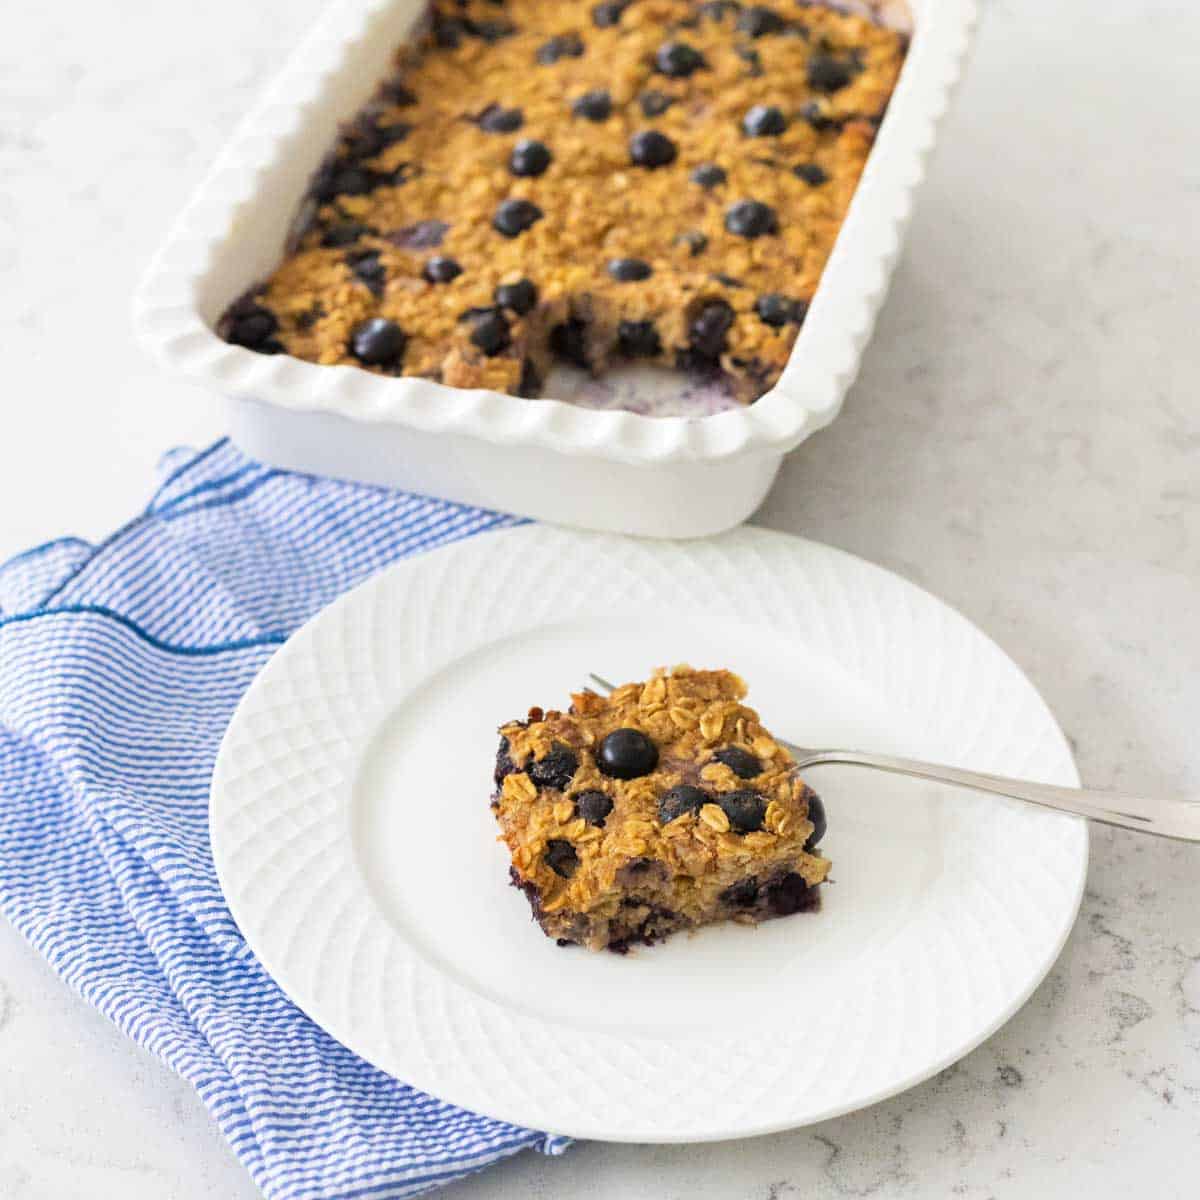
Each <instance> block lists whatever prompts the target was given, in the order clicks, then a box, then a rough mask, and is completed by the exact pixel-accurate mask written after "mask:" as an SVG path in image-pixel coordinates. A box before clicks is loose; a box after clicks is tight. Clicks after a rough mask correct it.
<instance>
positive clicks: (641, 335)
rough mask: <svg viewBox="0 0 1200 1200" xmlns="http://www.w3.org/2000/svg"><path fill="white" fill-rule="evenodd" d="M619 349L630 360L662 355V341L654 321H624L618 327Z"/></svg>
mask: <svg viewBox="0 0 1200 1200" xmlns="http://www.w3.org/2000/svg"><path fill="white" fill-rule="evenodd" d="M617 348H618V349H619V350H620V352H621V353H622V354H625V355H627V356H628V357H630V358H654V357H656V356H657V355H659V354H661V353H662V339H661V338H660V337H659V336H658V330H657V329H655V328H654V322H653V321H622V322H621V323H620V324H619V325H618V326H617Z"/></svg>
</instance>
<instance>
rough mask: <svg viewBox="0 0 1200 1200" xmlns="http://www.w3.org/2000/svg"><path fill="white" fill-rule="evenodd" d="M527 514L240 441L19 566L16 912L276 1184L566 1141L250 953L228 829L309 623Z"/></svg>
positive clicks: (388, 1190) (363, 1186) (348, 1192)
mask: <svg viewBox="0 0 1200 1200" xmlns="http://www.w3.org/2000/svg"><path fill="white" fill-rule="evenodd" d="M513 523H514V522H513V519H512V518H510V517H504V516H499V515H497V514H495V513H489V512H483V511H480V510H478V509H471V508H465V507H462V506H461V505H455V504H449V503H445V502H443V501H439V500H430V499H427V498H424V497H418V496H410V495H405V494H402V493H396V492H389V491H385V490H382V489H379V488H371V487H365V486H361V485H357V484H347V483H336V482H331V481H329V480H320V479H313V478H309V477H308V476H303V475H296V474H291V473H288V472H283V471H275V470H271V469H269V468H267V467H264V466H262V465H260V464H258V463H254V462H251V461H250V460H248V459H247V458H245V457H244V456H243V455H242V454H241V453H240V452H239V451H238V450H236V449H235V448H234V447H233V446H232V445H230V444H229V443H228V442H227V441H221V442H218V443H216V444H215V445H214V446H211V447H210V448H209V449H208V450H205V451H204V452H202V453H199V454H196V453H192V452H185V451H176V452H173V453H172V454H170V455H168V457H167V459H166V461H165V463H164V467H163V478H162V480H161V483H160V486H159V488H158V490H157V492H156V493H155V495H154V497H153V499H152V500H151V501H150V504H149V506H148V507H147V508H146V510H145V512H144V513H142V515H141V516H139V517H137V518H136V519H135V520H133V521H131V522H130V523H129V524H128V525H126V526H125V527H124V528H122V529H120V530H118V531H117V532H116V533H115V534H113V535H112V536H111V537H110V538H108V539H107V540H106V541H104V542H103V543H101V544H100V545H98V546H91V545H89V544H87V543H84V542H80V541H78V540H75V539H64V540H61V541H57V542H51V543H48V544H47V545H45V546H41V547H39V548H37V549H35V550H31V551H28V552H27V553H26V554H23V555H20V556H19V557H17V558H16V559H13V560H11V561H10V562H9V563H7V564H6V565H4V566H3V567H0V911H2V912H3V913H4V914H5V915H6V916H7V917H8V918H9V919H10V920H11V921H12V922H13V924H14V925H15V926H16V927H17V928H18V929H19V930H20V931H21V933H22V934H24V936H25V937H26V938H28V940H29V941H30V942H31V943H32V944H33V946H34V947H35V948H36V949H37V950H39V951H40V952H41V953H42V954H43V955H45V957H46V958H47V959H48V960H49V962H50V964H51V965H52V966H53V967H54V969H55V970H56V971H57V972H58V973H59V974H60V975H61V976H62V977H63V979H64V980H66V981H67V982H68V983H69V984H70V985H71V986H72V987H73V988H74V989H75V990H76V991H77V992H78V993H79V994H80V995H81V996H82V997H83V998H84V999H85V1000H87V1001H88V1002H89V1003H90V1004H93V1005H95V1006H96V1007H97V1008H98V1009H100V1011H101V1012H103V1013H104V1014H105V1015H106V1016H108V1017H109V1018H110V1019H111V1020H113V1021H114V1022H116V1024H117V1025H119V1026H120V1027H121V1028H122V1029H123V1030H124V1031H125V1032H126V1033H127V1034H128V1035H129V1036H130V1037H131V1038H133V1039H134V1040H135V1041H136V1042H138V1043H139V1044H140V1045H142V1046H145V1047H146V1048H148V1049H149V1050H152V1051H153V1052H154V1053H155V1054H157V1055H158V1056H159V1057H160V1058H161V1059H162V1060H163V1061H164V1062H165V1063H166V1064H167V1065H168V1066H169V1067H171V1069H172V1070H174V1071H177V1072H178V1073H179V1074H180V1075H182V1076H184V1077H185V1078H186V1079H188V1080H189V1081H190V1082H191V1083H192V1085H193V1086H194V1087H195V1088H196V1090H197V1092H199V1094H200V1096H201V1098H202V1099H203V1101H204V1103H205V1104H206V1105H207V1106H208V1108H209V1109H210V1110H211V1111H212V1113H213V1115H214V1116H215V1117H216V1119H217V1121H218V1122H219V1123H220V1126H221V1129H222V1130H223V1131H224V1133H225V1136H226V1137H227V1138H228V1139H229V1142H230V1145H231V1146H232V1147H233V1149H234V1150H235V1151H236V1153H237V1155H238V1157H239V1158H240V1159H241V1160H242V1162H243V1163H245V1165H246V1167H247V1168H248V1169H249V1171H250V1174H251V1175H252V1176H253V1178H254V1181H255V1183H256V1184H257V1185H258V1187H259V1188H260V1189H261V1190H262V1191H263V1192H264V1193H265V1194H266V1195H267V1196H269V1197H272V1198H275V1197H279V1198H286V1200H302V1198H303V1200H335V1198H336V1200H348V1198H350V1197H355V1198H360V1197H361V1198H364V1200H365V1198H366V1197H371V1198H373V1200H383V1198H385V1197H396V1196H413V1195H416V1194H418V1193H420V1192H424V1191H427V1190H430V1189H432V1188H434V1187H437V1186H438V1185H439V1184H443V1183H446V1182H448V1181H450V1180H452V1179H456V1178H458V1177H460V1176H462V1175H465V1174H467V1173H468V1172H471V1171H474V1170H477V1169H479V1168H481V1167H483V1166H486V1165H488V1164H489V1163H493V1162H495V1161H497V1160H498V1159H501V1158H504V1157H506V1156H507V1155H510V1154H513V1153H515V1152H516V1151H518V1150H522V1149H525V1148H527V1147H533V1148H536V1149H539V1150H542V1151H544V1152H546V1153H551V1154H553V1153H558V1152H560V1151H561V1150H562V1149H564V1148H565V1146H566V1142H565V1141H564V1140H563V1139H559V1138H554V1137H550V1136H548V1135H546V1134H542V1133H536V1132H533V1131H530V1130H528V1129H520V1128H517V1127H516V1126H513V1125H506V1124H504V1123H503V1122H501V1121H493V1120H489V1119H487V1118H484V1117H480V1116H477V1115H475V1114H474V1113H469V1112H464V1111H462V1110H461V1109H458V1108H454V1107H453V1106H451V1105H449V1104H444V1103H442V1102H441V1101H438V1100H435V1099H433V1098H432V1097H430V1096H426V1095H423V1094H422V1093H420V1092H417V1091H414V1090H413V1089H412V1088H409V1087H406V1086H405V1085H404V1084H403V1083H398V1082H397V1081H396V1080H394V1079H391V1078H389V1077H388V1076H386V1075H384V1074H382V1073H381V1072H379V1071H377V1070H375V1069H374V1068H373V1067H370V1066H368V1065H367V1064H366V1063H365V1062H363V1061H361V1060H360V1059H358V1058H356V1057H355V1056H354V1055H353V1054H351V1053H350V1052H349V1051H348V1050H346V1049H345V1048H344V1047H343V1046H341V1045H339V1044H338V1043H337V1042H335V1041H334V1040H333V1039H332V1038H330V1037H329V1036H328V1035H326V1034H325V1033H324V1032H322V1030H320V1029H319V1028H317V1026H316V1025H314V1024H313V1023H312V1022H311V1021H309V1020H308V1018H307V1017H305V1016H304V1015H303V1014H302V1013H301V1012H300V1011H299V1010H298V1009H297V1008H295V1007H294V1006H293V1005H292V1004H291V1003H290V1002H289V1001H288V999H287V998H286V997H285V996H284V994H283V993H282V992H281V991H280V990H279V988H278V987H276V985H275V984H274V982H272V980H271V979H270V978H269V977H268V976H267V975H266V973H265V972H264V971H263V969H262V967H261V966H259V964H258V962H257V960H256V959H255V958H254V956H253V955H252V954H251V953H250V952H249V950H248V948H247V946H246V944H245V942H244V941H243V940H242V937H241V934H240V933H239V932H238V929H237V926H236V925H235V924H234V922H233V919H232V918H231V916H230V914H229V910H228V909H227V908H226V906H225V902H224V900H223V898H222V896H221V891H220V888H219V887H218V886H217V879H216V875H215V873H214V870H213V864H212V857H211V854H210V851H209V842H208V784H209V776H210V774H211V772H212V767H213V761H214V759H215V757H216V753H217V745H218V743H219V741H220V739H221V735H222V734H223V733H224V731H225V727H226V725H227V724H228V722H229V718H230V716H231V715H232V713H233V709H234V706H235V705H236V704H237V702H238V699H239V698H240V697H241V695H242V693H243V692H244V691H245V690H246V688H247V686H248V685H249V683H250V681H251V680H252V679H253V678H254V675H255V673H256V672H257V671H258V669H259V668H260V667H261V666H262V665H263V663H265V662H266V661H267V659H268V658H269V657H270V656H271V653H272V652H273V651H274V649H275V648H276V647H277V646H278V645H279V644H280V643H281V642H282V641H283V640H284V639H285V638H286V637H287V636H288V634H290V633H291V632H292V630H294V629H295V628H296V627H297V626H298V625H299V624H300V623H301V622H302V621H304V620H305V619H306V618H307V617H309V616H311V615H312V614H313V613H315V612H317V611H318V610H319V609H320V608H322V607H323V606H324V605H326V604H328V603H329V602H330V601H331V600H332V599H333V598H334V597H335V596H337V595H338V594H339V593H340V592H343V591H345V590H346V589H347V588H349V587H352V586H353V585H354V584H356V583H358V582H359V581H360V580H362V579H365V578H366V577H367V576H369V575H370V574H372V573H373V572H374V571H377V570H379V569H380V568H381V567H384V566H386V565H387V564H388V563H391V562H395V561H396V560H397V559H401V558H405V557H407V556H408V555H410V554H415V553H417V552H419V551H421V550H426V549H429V548H431V547H433V546H439V545H442V544H443V543H446V542H451V541H454V540H456V539H458V538H462V537H466V536H468V535H469V534H472V533H478V532H480V531H482V530H487V529H495V528H498V527H501V526H504V525H510V524H513Z"/></svg>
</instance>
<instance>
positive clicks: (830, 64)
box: [808, 54, 854, 93]
mask: <svg viewBox="0 0 1200 1200" xmlns="http://www.w3.org/2000/svg"><path fill="white" fill-rule="evenodd" d="M853 78H854V72H853V70H852V69H851V66H850V64H849V63H847V62H843V61H842V60H841V59H839V58H833V57H832V56H830V55H828V54H814V55H813V56H812V58H810V59H809V60H808V84H809V87H811V88H813V89H814V90H815V91H818V92H825V93H829V92H837V91H840V90H841V89H842V88H844V87H845V86H846V84H848V83H849V82H850V80H851V79H853Z"/></svg>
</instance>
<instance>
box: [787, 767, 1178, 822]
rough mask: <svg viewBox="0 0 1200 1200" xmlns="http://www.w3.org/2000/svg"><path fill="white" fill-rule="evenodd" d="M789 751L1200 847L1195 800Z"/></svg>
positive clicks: (947, 768)
mask: <svg viewBox="0 0 1200 1200" xmlns="http://www.w3.org/2000/svg"><path fill="white" fill-rule="evenodd" d="M787 748H788V750H789V751H790V752H791V753H792V755H793V757H794V758H795V759H796V762H797V764H798V765H799V766H800V767H812V766H820V765H822V764H825V763H838V764H843V765H845V766H851V767H868V768H870V769H871V770H874V771H887V772H888V773H889V774H891V775H908V776H910V777H911V778H913V779H927V780H930V781H931V782H933V783H949V784H954V785H955V786H957V787H965V788H971V789H973V790H974V791H977V792H990V793H991V794H992V795H994V796H1007V797H1008V798H1009V799H1011V800H1025V801H1027V802H1028V803H1029V804H1038V805H1041V807H1042V808H1053V809H1056V810H1057V811H1058V812H1067V813H1074V814H1075V815H1076V816H1078V817H1087V818H1088V819H1089V820H1091V821H1099V822H1100V823H1101V824H1103V825H1117V826H1119V827H1120V828H1122V829H1133V830H1136V831H1137V832H1138V833H1152V834H1155V835H1157V836H1158V837H1169V838H1178V839H1180V840H1181V841H1185V842H1200V803H1197V802H1196V801H1194V800H1184V799H1169V798H1166V797H1161V796H1160V797H1152V796H1126V795H1121V794H1119V793H1117V792H1101V791H1093V790H1091V789H1089V788H1069V787H1057V786H1055V785H1054V784H1049V783H1031V782H1030V781H1029V780H1025V779H1010V778H1008V777H1006V776H1004V775H988V774H985V773H984V772H982V771H964V770H962V769H961V768H959V767H946V766H941V765H940V764H938V763H928V762H921V761H919V760H918V759H914V758H896V757H894V756H892V755H889V754H863V753H860V752H859V751H856V750H804V749H801V748H800V747H798V746H788V747H787Z"/></svg>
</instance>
